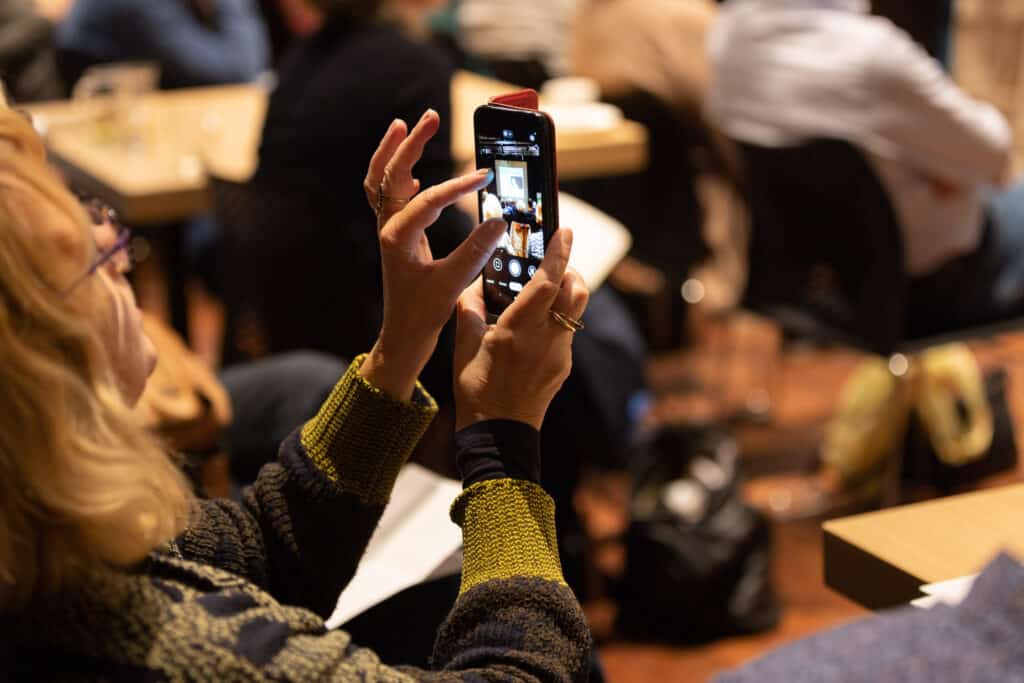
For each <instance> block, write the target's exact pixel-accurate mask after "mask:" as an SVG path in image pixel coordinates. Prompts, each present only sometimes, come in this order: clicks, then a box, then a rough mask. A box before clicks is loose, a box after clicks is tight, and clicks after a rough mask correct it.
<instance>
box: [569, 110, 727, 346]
mask: <svg viewBox="0 0 1024 683" xmlns="http://www.w3.org/2000/svg"><path fill="white" fill-rule="evenodd" d="M605 100H606V101H607V102H609V103H611V104H614V105H616V106H617V107H619V108H620V109H622V112H623V114H624V115H625V117H626V118H628V119H631V120H633V121H637V122H639V123H641V124H643V125H644V127H645V128H646V129H647V132H648V139H649V151H650V160H649V164H648V167H647V168H646V169H645V170H644V171H642V172H639V173H632V174H629V175H621V176H612V177H606V178H593V179H589V180H586V181H580V182H573V183H562V185H563V186H564V187H563V189H565V190H567V191H570V192H572V193H573V194H575V195H577V196H579V197H580V198H581V199H583V200H584V201H586V202H588V203H590V204H593V205H594V206H595V207H597V208H598V209H600V210H602V211H604V212H605V213H607V214H609V215H611V216H612V217H614V218H616V219H617V220H619V221H621V222H622V223H623V224H625V225H626V227H628V228H629V230H630V232H631V233H632V235H633V249H632V251H631V252H630V256H631V257H632V258H633V259H634V260H633V261H632V262H630V264H628V265H627V268H626V270H625V271H624V272H620V273H617V274H616V275H617V276H618V277H616V276H613V278H612V281H613V284H615V285H616V286H617V287H618V288H620V291H621V290H622V289H623V288H625V289H626V291H622V292H621V293H623V294H624V296H625V297H626V298H627V300H629V301H630V302H631V308H632V309H633V310H634V314H635V315H636V316H637V317H638V318H640V319H641V324H642V326H643V327H645V328H646V330H645V331H646V333H647V336H648V342H649V344H650V346H651V349H652V350H665V349H668V348H673V347H675V346H677V345H678V344H679V342H680V341H681V335H682V329H683V318H684V310H685V309H684V303H683V301H682V299H681V298H680V296H679V295H678V293H679V289H680V286H681V285H682V283H683V281H684V280H685V279H686V277H687V275H688V273H689V272H690V269H691V267H692V266H693V265H694V264H696V263H698V262H699V261H700V260H701V259H703V258H704V257H705V256H706V254H707V248H706V246H705V245H704V242H703V239H702V237H701V230H700V226H701V225H702V222H703V220H704V215H703V211H702V208H701V205H700V202H699V201H698V198H697V193H696V180H697V174H698V171H699V156H700V155H699V154H698V153H697V151H696V150H698V149H699V148H700V147H701V146H702V145H703V143H704V134H703V131H702V126H701V125H700V124H699V123H698V122H697V121H696V120H687V119H686V118H684V117H683V116H682V115H680V114H679V113H678V112H676V111H675V110H674V109H673V108H672V107H670V106H669V105H668V104H666V103H664V102H663V101H662V100H661V99H659V98H658V97H656V96H654V95H652V94H650V93H647V92H644V91H640V90H634V91H632V92H629V93H623V94H619V95H616V96H614V97H606V98H605ZM637 261H639V262H640V264H639V267H636V266H637V265H638V264H637ZM643 265H646V266H650V267H653V269H654V271H651V270H649V269H647V270H645V269H644V268H643ZM657 274H660V276H661V278H663V279H662V280H659V279H658V278H657V277H653V276H655V275H657ZM666 306H667V307H669V308H668V310H663V309H664V308H665V307H666Z"/></svg>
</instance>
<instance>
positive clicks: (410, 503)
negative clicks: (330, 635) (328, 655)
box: [326, 463, 462, 628]
mask: <svg viewBox="0 0 1024 683" xmlns="http://www.w3.org/2000/svg"><path fill="white" fill-rule="evenodd" d="M461 491H462V486H461V484H459V482H457V481H452V480H451V479H445V478H443V477H440V476H438V475H436V474H434V473H433V472H431V471H430V470H428V469H426V468H424V467H420V466H419V465H416V464H411V463H410V464H408V465H406V466H405V467H404V468H402V472H401V473H400V474H399V475H398V481H397V482H396V483H395V489H394V491H393V492H392V494H391V502H390V503H388V506H387V508H386V509H385V510H384V514H383V515H382V516H381V520H380V524H379V525H378V526H377V530H376V531H375V532H374V534H373V538H371V539H370V544H369V545H368V546H367V548H366V554H365V555H363V559H362V562H360V564H359V569H358V570H357V571H356V575H355V576H354V577H353V578H352V581H351V582H350V583H349V584H348V586H346V587H345V590H344V591H342V593H341V596H340V597H339V598H338V605H337V607H335V609H334V613H333V614H332V615H331V617H330V618H329V619H328V620H327V622H326V624H327V628H337V627H339V626H341V625H342V624H344V623H345V622H347V621H349V620H350V619H352V618H353V617H356V616H358V615H359V614H362V613H363V612H365V611H366V610H368V609H370V608H371V607H373V606H374V605H376V604H378V603H380V602H382V601H384V600H386V599H387V598H389V597H391V596H392V595H395V594H396V593H399V592H401V591H403V590H405V589H406V588H410V587H412V586H415V585H416V584H418V583H422V582H424V581H426V580H428V579H435V578H441V577H443V576H449V575H451V574H455V573H458V572H459V571H460V570H461V566H462V561H461V559H462V531H461V530H460V529H459V528H458V527H457V526H455V524H453V523H452V522H451V520H450V519H449V517H448V508H449V507H450V506H451V504H452V501H453V500H455V497H456V496H457V495H459V493H460V492H461Z"/></svg>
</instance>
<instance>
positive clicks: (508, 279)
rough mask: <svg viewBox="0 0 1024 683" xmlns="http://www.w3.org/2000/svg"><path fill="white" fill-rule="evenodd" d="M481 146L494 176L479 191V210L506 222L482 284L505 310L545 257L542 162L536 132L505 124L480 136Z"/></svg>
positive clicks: (492, 301)
mask: <svg viewBox="0 0 1024 683" xmlns="http://www.w3.org/2000/svg"><path fill="white" fill-rule="evenodd" d="M478 149H479V156H480V159H479V161H480V167H481V168H486V167H487V165H489V164H490V165H492V167H493V170H494V180H493V181H492V182H491V184H490V185H489V186H488V187H486V188H484V189H483V190H481V191H480V215H481V216H482V218H483V220H485V221H486V220H489V219H491V218H502V219H504V221H505V224H506V230H505V235H504V236H503V237H502V238H501V241H500V242H499V243H498V248H497V249H496V250H495V251H494V254H493V255H492V256H491V260H490V261H489V262H488V263H487V265H486V266H485V267H484V289H485V291H486V292H487V297H488V299H489V303H490V304H491V305H492V306H493V307H494V308H496V309H498V310H504V308H505V307H506V306H508V305H509V304H510V303H512V300H513V299H515V297H516V295H517V294H518V293H519V292H521V291H522V289H523V287H525V286H526V283H527V282H529V281H530V278H532V277H533V275H534V273H536V272H537V269H538V268H539V267H540V262H541V260H542V259H543V258H544V196H543V194H544V193H543V189H544V178H543V173H544V164H543V162H542V161H541V149H540V144H539V143H538V135H537V133H536V132H526V133H524V134H522V135H521V136H517V135H516V132H515V131H513V130H503V131H501V135H500V137H480V138H479V139H478Z"/></svg>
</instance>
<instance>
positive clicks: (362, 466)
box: [301, 354, 437, 504]
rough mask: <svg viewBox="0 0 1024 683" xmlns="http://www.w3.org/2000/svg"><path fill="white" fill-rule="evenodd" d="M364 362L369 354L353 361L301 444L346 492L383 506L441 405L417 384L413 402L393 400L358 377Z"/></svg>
mask: <svg viewBox="0 0 1024 683" xmlns="http://www.w3.org/2000/svg"><path fill="white" fill-rule="evenodd" d="M364 360H366V354H363V355H362V356H359V357H358V358H356V359H355V360H354V361H352V364H351V365H350V366H349V368H348V371H347V372H346V373H345V376H344V377H342V378H341V379H340V380H339V381H338V384H337V385H335V387H334V390H333V391H331V395H330V396H328V397H327V400H326V401H324V404H323V406H321V407H320V412H319V413H318V414H317V416H316V417H314V418H313V419H312V420H310V421H309V422H307V423H306V424H305V425H304V426H303V428H302V434H301V439H302V446H303V448H305V450H306V454H307V455H308V456H309V458H310V460H312V461H313V463H314V464H316V466H317V467H318V468H319V469H320V470H321V471H322V472H323V473H324V474H326V475H327V477H328V478H329V479H330V480H331V481H333V482H334V483H335V484H337V485H338V487H339V488H341V490H342V492H344V493H347V494H351V495H353V496H356V497H357V498H359V499H360V500H361V501H362V502H364V503H371V504H384V503H387V501H388V499H389V498H390V497H391V489H392V488H393V487H394V484H395V479H396V478H397V477H398V471H399V470H400V469H401V468H402V465H404V464H405V461H406V460H408V458H409V456H410V455H411V454H412V451H413V449H414V448H415V447H416V444H417V443H419V440H420V437H421V436H423V432H425V431H426V430H427V427H428V426H430V422H431V420H433V419H434V415H435V414H436V413H437V404H436V403H435V402H434V399H433V398H431V397H430V394H428V393H427V392H426V390H424V389H423V387H422V386H420V385H419V384H418V383H417V384H416V391H415V392H414V394H413V398H412V401H410V402H408V403H406V402H404V401H397V400H395V399H393V398H391V397H390V396H388V395H387V394H385V393H384V392H383V391H381V390H380V389H378V388H377V387H375V386H373V385H372V384H370V383H369V382H367V381H366V379H365V378H363V377H362V376H361V375H360V374H359V368H360V367H362V365H363V361H364Z"/></svg>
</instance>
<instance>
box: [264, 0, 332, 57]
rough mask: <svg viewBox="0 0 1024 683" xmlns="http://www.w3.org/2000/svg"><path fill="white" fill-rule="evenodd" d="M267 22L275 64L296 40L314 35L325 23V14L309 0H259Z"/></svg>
mask: <svg viewBox="0 0 1024 683" xmlns="http://www.w3.org/2000/svg"><path fill="white" fill-rule="evenodd" d="M259 3H260V12H262V14H263V20H264V21H265V22H266V24H267V33H268V34H269V36H270V49H271V53H272V54H273V60H272V61H273V63H274V65H275V66H277V65H279V64H280V63H281V59H282V58H283V57H284V56H285V54H286V53H287V52H288V49H289V48H291V46H292V45H293V44H294V43H295V41H296V40H299V39H302V38H305V37H307V36H310V35H312V34H313V33H315V32H316V31H317V29H319V28H320V25H321V24H322V23H323V15H322V14H321V13H320V12H319V11H318V10H317V9H316V8H315V7H313V6H312V5H310V4H309V2H308V1H307V0H259Z"/></svg>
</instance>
